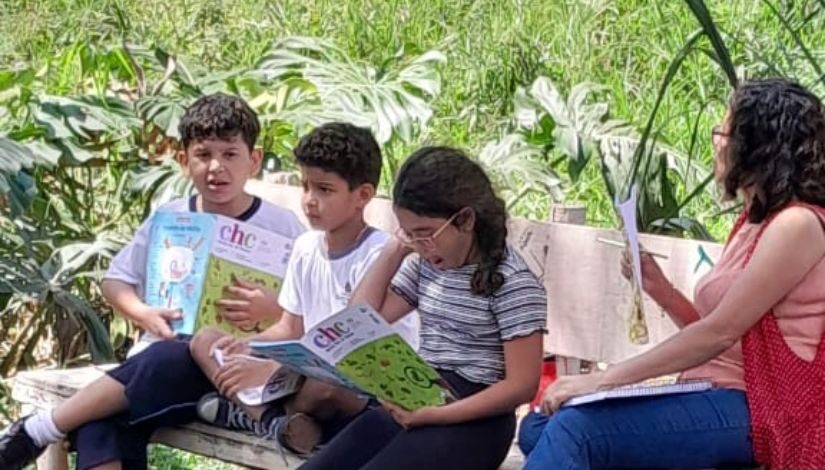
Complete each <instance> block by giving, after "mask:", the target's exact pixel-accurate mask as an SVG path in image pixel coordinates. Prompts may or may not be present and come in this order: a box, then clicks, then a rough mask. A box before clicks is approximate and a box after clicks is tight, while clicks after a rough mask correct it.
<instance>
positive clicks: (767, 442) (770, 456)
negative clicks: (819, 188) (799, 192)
mask: <svg viewBox="0 0 825 470" xmlns="http://www.w3.org/2000/svg"><path fill="white" fill-rule="evenodd" d="M793 205H795V206H802V207H807V208H808V209H810V210H812V211H814V212H816V213H817V214H819V215H820V216H823V215H825V208H823V207H818V206H812V205H807V204H801V203H793V204H791V205H790V206H793ZM790 206H789V207H790ZM778 212H779V211H777V212H776V213H774V214H772V215H771V216H769V218H768V219H767V220H765V222H764V223H763V224H762V226H761V227H760V232H759V234H758V235H757V236H756V237H755V239H754V242H753V243H752V245H751V246H750V248H749V250H748V254H747V256H746V257H745V264H747V263H748V261H749V260H750V258H751V256H752V255H753V252H754V249H755V248H756V244H757V243H758V241H759V238H760V237H761V235H762V233H763V232H764V230H765V227H767V226H768V224H769V223H770V222H771V220H772V219H773V218H774V217H775V216H776V214H777V213H778ZM746 219H747V217H746V215H745V214H743V215H741V216H740V218H739V220H738V221H737V223H736V225H735V226H734V229H733V231H732V232H731V237H732V236H733V235H734V234H736V232H737V231H738V230H739V228H740V227H741V226H742V225H743V224H744V223H745V221H746ZM823 289H825V286H823ZM823 344H825V343H823V341H822V339H821V338H820V340H819V346H818V347H817V351H816V356H815V357H814V359H813V361H810V362H808V361H805V360H804V359H801V358H800V357H799V356H797V355H796V353H794V352H793V351H792V350H791V349H790V348H789V347H788V345H787V343H786V342H785V339H784V338H783V336H782V332H781V331H780V329H779V326H778V325H777V322H776V317H774V314H773V310H771V311H769V312H767V313H766V314H765V315H764V316H763V317H762V319H761V320H759V322H758V323H757V324H756V325H754V326H753V327H752V328H751V329H750V330H749V331H748V332H747V333H746V334H745V336H744V337H743V338H742V352H743V356H744V361H745V362H744V365H745V386H746V389H747V397H748V407H749V408H750V413H751V429H752V435H753V448H754V454H755V456H756V460H757V461H758V462H759V463H760V464H764V465H768V466H769V467H770V468H771V469H772V470H822V469H825V353H823V350H825V347H824V346H823Z"/></svg>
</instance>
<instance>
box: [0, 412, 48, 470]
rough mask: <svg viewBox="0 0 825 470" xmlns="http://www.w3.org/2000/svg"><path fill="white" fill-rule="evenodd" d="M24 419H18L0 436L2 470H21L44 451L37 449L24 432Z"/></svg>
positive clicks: (0, 466) (41, 448)
mask: <svg viewBox="0 0 825 470" xmlns="http://www.w3.org/2000/svg"><path fill="white" fill-rule="evenodd" d="M25 419H26V418H21V419H18V420H17V421H15V422H14V423H13V424H12V425H11V426H9V427H8V428H7V429H6V430H5V431H4V432H3V434H0V468H2V469H3V470H22V469H23V467H25V466H26V465H28V464H30V463H32V462H34V461H35V460H37V457H40V454H42V453H43V451H44V450H46V447H38V445H37V444H35V443H34V441H33V440H32V438H31V437H30V436H29V434H28V433H27V432H26V428H24V427H23V421H25Z"/></svg>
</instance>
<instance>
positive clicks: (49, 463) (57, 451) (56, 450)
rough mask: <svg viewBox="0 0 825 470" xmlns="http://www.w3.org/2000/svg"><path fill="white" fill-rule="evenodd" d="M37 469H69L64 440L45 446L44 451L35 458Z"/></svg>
mask: <svg viewBox="0 0 825 470" xmlns="http://www.w3.org/2000/svg"><path fill="white" fill-rule="evenodd" d="M37 470H69V453H68V452H66V447H65V442H58V443H56V444H52V445H50V446H49V447H46V451H45V452H43V455H41V456H40V458H39V459H37Z"/></svg>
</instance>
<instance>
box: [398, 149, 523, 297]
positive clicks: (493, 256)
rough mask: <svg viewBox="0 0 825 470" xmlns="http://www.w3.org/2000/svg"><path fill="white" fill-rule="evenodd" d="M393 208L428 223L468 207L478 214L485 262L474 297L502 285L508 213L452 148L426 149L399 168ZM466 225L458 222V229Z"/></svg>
mask: <svg viewBox="0 0 825 470" xmlns="http://www.w3.org/2000/svg"><path fill="white" fill-rule="evenodd" d="M393 203H394V204H395V205H396V206H397V207H400V208H403V209H406V210H408V211H410V212H413V213H415V214H418V215H421V216H424V217H437V218H444V219H447V218H449V217H451V216H452V215H453V214H455V213H457V212H458V211H460V210H461V209H463V208H465V207H469V208H472V209H473V210H474V211H475V214H476V221H475V228H474V233H475V239H476V243H477V244H478V249H479V251H480V253H481V262H480V263H479V265H478V268H477V269H476V271H475V273H474V274H473V278H472V282H471V290H472V292H473V294H476V295H483V296H490V295H493V293H494V292H495V291H497V290H498V288H499V287H501V285H502V284H503V283H504V276H502V274H501V273H500V272H498V266H499V264H500V263H501V261H502V260H503V259H504V256H505V251H506V239H507V211H506V209H505V207H504V201H502V200H501V198H499V197H498V196H497V195H496V193H495V191H493V185H492V184H491V183H490V179H489V178H488V177H487V175H486V174H485V173H484V170H482V169H481V167H480V166H479V165H478V163H476V162H474V161H473V160H471V159H470V158H469V157H467V155H465V154H464V153H463V152H462V151H460V150H456V149H453V148H449V147H424V148H421V149H420V150H418V151H416V152H415V153H413V154H412V155H411V156H410V157H409V158H408V159H407V160H406V161H405V162H404V165H403V166H402V167H401V170H400V171H399V172H398V177H397V178H396V180H395V187H394V188H393ZM461 222H462V221H461V220H455V221H454V222H453V224H455V225H459V224H460V223H461Z"/></svg>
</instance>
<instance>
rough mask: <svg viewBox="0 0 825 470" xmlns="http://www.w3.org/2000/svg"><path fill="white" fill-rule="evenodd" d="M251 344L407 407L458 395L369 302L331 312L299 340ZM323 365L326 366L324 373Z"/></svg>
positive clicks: (302, 368)
mask: <svg viewBox="0 0 825 470" xmlns="http://www.w3.org/2000/svg"><path fill="white" fill-rule="evenodd" d="M250 346H251V347H252V349H253V350H255V352H256V353H257V354H259V355H262V356H266V357H269V358H271V359H274V360H276V361H278V362H280V363H281V364H282V365H284V366H287V367H290V368H292V369H294V370H296V371H298V372H301V373H303V374H305V375H307V376H309V377H323V378H322V379H321V380H325V381H327V382H332V383H335V384H337V385H340V386H342V387H347V388H349V389H352V390H353V391H355V392H356V393H361V394H364V395H370V396H373V397H376V398H378V399H380V400H384V401H387V402H391V403H395V404H397V405H399V406H401V407H403V408H405V409H407V410H416V409H419V408H423V407H425V406H439V405H443V404H445V403H447V402H449V401H453V400H455V393H454V392H453V391H452V390H450V387H449V385H448V384H447V383H446V382H445V381H444V380H443V379H442V378H441V377H440V376H439V375H438V373H437V372H436V371H435V369H433V368H432V367H431V366H430V365H429V364H427V363H426V362H425V361H424V360H423V359H422V358H421V356H419V355H418V353H416V352H415V350H414V349H413V348H412V346H410V345H409V344H408V343H407V342H406V341H404V339H403V338H402V337H401V336H400V335H399V334H398V333H396V332H395V330H393V328H392V327H390V325H389V324H387V322H386V321H384V319H383V318H382V317H381V315H380V314H379V313H378V312H376V311H375V310H373V309H372V308H370V307H368V306H366V305H358V306H352V307H348V308H346V309H344V310H342V311H340V312H338V313H336V314H334V315H332V316H331V317H330V318H328V319H326V320H325V321H323V322H321V323H319V324H317V325H315V326H314V327H312V328H311V329H310V330H309V331H308V332H307V333H306V334H305V335H304V337H303V338H302V339H301V340H300V341H283V342H251V343H250ZM322 369H326V370H327V372H325V373H324V374H323V375H321V374H320V373H319V371H321V370H322Z"/></svg>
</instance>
